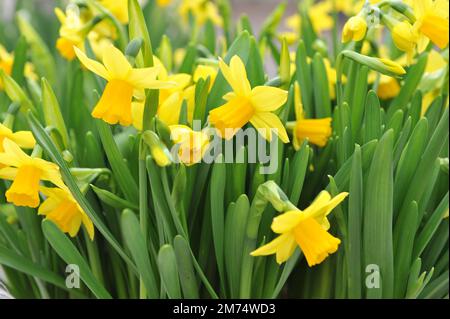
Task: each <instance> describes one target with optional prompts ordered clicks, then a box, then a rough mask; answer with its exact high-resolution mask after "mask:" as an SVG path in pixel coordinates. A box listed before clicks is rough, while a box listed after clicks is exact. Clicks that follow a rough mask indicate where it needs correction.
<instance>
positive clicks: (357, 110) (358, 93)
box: [349, 65, 369, 140]
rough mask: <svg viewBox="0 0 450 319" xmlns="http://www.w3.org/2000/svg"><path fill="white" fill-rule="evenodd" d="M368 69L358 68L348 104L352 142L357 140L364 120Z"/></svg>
mask: <svg viewBox="0 0 450 319" xmlns="http://www.w3.org/2000/svg"><path fill="white" fill-rule="evenodd" d="M368 74H369V68H368V67H367V66H365V65H364V66H362V67H361V68H359V72H358V73H357V75H356V83H355V87H354V88H352V90H353V99H351V101H349V102H350V104H349V105H350V108H351V110H352V112H351V117H352V124H351V128H352V136H353V140H357V138H358V136H359V135H360V133H361V125H362V122H363V118H364V109H365V106H366V96H367V94H366V92H367V86H368V78H367V76H368Z"/></svg>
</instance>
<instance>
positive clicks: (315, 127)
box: [292, 82, 332, 150]
mask: <svg viewBox="0 0 450 319" xmlns="http://www.w3.org/2000/svg"><path fill="white" fill-rule="evenodd" d="M294 94H295V95H294V103H295V115H296V118H297V121H296V123H295V127H294V131H293V136H294V137H293V142H292V144H293V146H294V148H295V149H296V150H298V149H299V148H300V146H301V143H302V142H303V141H304V140H305V139H306V140H308V141H309V142H310V143H312V144H315V145H317V146H320V147H324V146H325V145H326V144H327V143H328V139H329V138H330V136H331V134H332V128H331V117H327V118H323V119H305V114H304V111H303V105H302V99H301V92H300V86H299V84H298V83H297V82H296V83H295V86H294Z"/></svg>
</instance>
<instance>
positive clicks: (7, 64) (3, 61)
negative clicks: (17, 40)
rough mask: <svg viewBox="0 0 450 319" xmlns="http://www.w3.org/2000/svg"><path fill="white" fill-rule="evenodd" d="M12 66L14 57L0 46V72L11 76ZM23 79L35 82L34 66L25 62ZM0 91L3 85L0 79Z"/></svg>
mask: <svg viewBox="0 0 450 319" xmlns="http://www.w3.org/2000/svg"><path fill="white" fill-rule="evenodd" d="M13 65H14V55H12V54H11V53H9V52H8V51H6V49H5V48H4V47H3V46H2V45H1V44H0V70H3V71H4V72H5V73H6V74H7V75H11V72H12V68H13ZM24 74H25V77H26V78H28V79H31V80H37V75H36V74H35V73H34V66H33V65H32V64H31V63H29V62H27V63H26V64H25V69H24ZM0 90H3V83H2V80H1V79H0Z"/></svg>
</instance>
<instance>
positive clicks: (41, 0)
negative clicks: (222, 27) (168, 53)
mask: <svg viewBox="0 0 450 319" xmlns="http://www.w3.org/2000/svg"><path fill="white" fill-rule="evenodd" d="M17 1H18V0H0V18H1V19H3V20H11V19H12V18H13V17H14V10H15V6H16V3H17ZM27 1H33V2H35V3H38V5H37V6H36V7H38V8H40V9H42V10H43V12H49V13H50V12H51V11H52V7H54V6H55V4H61V3H64V2H65V1H58V0H27ZM141 2H145V1H141ZM230 2H231V4H232V7H233V16H234V18H235V19H237V18H239V17H240V16H241V15H242V14H243V13H246V14H247V15H248V16H249V18H250V21H251V22H252V25H253V26H254V28H255V31H256V32H258V30H259V28H260V26H261V24H262V22H263V21H264V19H265V18H266V17H267V16H268V14H269V13H270V12H271V11H272V10H273V9H274V7H275V6H276V5H277V4H279V3H280V2H283V1H281V0H231V1H230ZM295 3H297V0H288V8H287V9H286V15H291V14H293V13H294V12H295V11H296V5H295Z"/></svg>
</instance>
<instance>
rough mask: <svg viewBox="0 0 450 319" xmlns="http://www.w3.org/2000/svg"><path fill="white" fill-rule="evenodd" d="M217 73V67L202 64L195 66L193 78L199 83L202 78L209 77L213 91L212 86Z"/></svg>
mask: <svg viewBox="0 0 450 319" xmlns="http://www.w3.org/2000/svg"><path fill="white" fill-rule="evenodd" d="M217 73H218V70H217V68H215V67H213V66H210V65H201V64H200V65H198V66H197V67H196V68H195V71H194V77H193V80H194V82H195V83H197V82H198V81H199V80H200V79H203V80H206V79H207V78H208V77H209V90H210V91H211V88H212V86H213V85H214V82H215V81H216V77H217Z"/></svg>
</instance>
